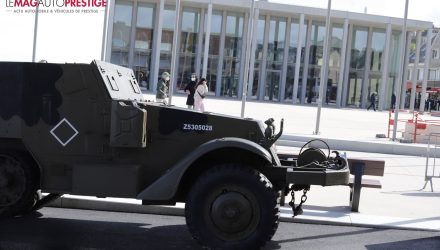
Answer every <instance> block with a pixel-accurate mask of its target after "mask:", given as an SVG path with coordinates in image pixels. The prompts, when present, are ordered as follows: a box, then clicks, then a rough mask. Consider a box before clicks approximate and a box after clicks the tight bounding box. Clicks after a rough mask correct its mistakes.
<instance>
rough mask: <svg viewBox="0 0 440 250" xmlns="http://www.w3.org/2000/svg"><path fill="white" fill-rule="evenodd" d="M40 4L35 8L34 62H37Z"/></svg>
mask: <svg viewBox="0 0 440 250" xmlns="http://www.w3.org/2000/svg"><path fill="white" fill-rule="evenodd" d="M38 6H39V4H37V7H36V8H35V22H34V44H33V47H32V62H35V54H36V53H37V31H38V30H37V29H38Z"/></svg>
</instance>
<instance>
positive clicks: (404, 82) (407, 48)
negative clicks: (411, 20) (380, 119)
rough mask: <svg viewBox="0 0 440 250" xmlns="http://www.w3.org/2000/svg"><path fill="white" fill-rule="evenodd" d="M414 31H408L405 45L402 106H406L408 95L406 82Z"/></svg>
mask: <svg viewBox="0 0 440 250" xmlns="http://www.w3.org/2000/svg"><path fill="white" fill-rule="evenodd" d="M411 39H412V33H411V32H406V45H405V46H406V47H405V57H404V63H403V69H402V70H403V72H402V82H401V83H400V84H402V85H401V88H402V89H401V92H400V93H401V95H400V107H401V108H404V107H405V97H406V83H407V82H408V64H409V52H410V46H411Z"/></svg>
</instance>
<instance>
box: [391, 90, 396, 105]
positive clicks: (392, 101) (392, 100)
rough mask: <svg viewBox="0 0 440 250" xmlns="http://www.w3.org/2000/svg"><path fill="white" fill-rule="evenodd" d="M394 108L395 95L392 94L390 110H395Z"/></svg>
mask: <svg viewBox="0 0 440 250" xmlns="http://www.w3.org/2000/svg"><path fill="white" fill-rule="evenodd" d="M395 108H396V95H395V94H394V93H393V94H392V95H391V109H395Z"/></svg>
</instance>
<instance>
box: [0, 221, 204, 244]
mask: <svg viewBox="0 0 440 250" xmlns="http://www.w3.org/2000/svg"><path fill="white" fill-rule="evenodd" d="M40 217H41V213H38V212H36V213H33V214H32V215H30V216H26V217H17V218H11V219H2V220H1V221H0V249H10V250H16V249H36V250H52V249H67V250H73V249H124V250H129V249H200V247H199V245H198V244H197V242H196V241H195V240H193V239H192V237H191V235H190V234H189V232H188V230H187V228H186V225H167V226H155V225H154V223H153V224H147V223H131V222H128V223H126V222H107V221H91V220H77V219H59V218H44V217H43V218H40Z"/></svg>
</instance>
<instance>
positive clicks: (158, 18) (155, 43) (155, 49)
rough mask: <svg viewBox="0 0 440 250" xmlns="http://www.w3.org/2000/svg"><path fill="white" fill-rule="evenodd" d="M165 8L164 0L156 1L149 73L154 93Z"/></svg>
mask: <svg viewBox="0 0 440 250" xmlns="http://www.w3.org/2000/svg"><path fill="white" fill-rule="evenodd" d="M164 8H165V0H160V1H159V3H158V8H157V9H158V11H156V25H155V27H154V34H155V36H154V41H153V48H152V51H153V55H152V60H151V61H152V64H151V67H153V68H152V69H151V72H153V73H152V74H150V87H151V88H150V89H151V90H152V91H153V92H154V93H155V92H156V88H157V79H158V78H159V63H160V45H161V43H162V22H163V12H164Z"/></svg>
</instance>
